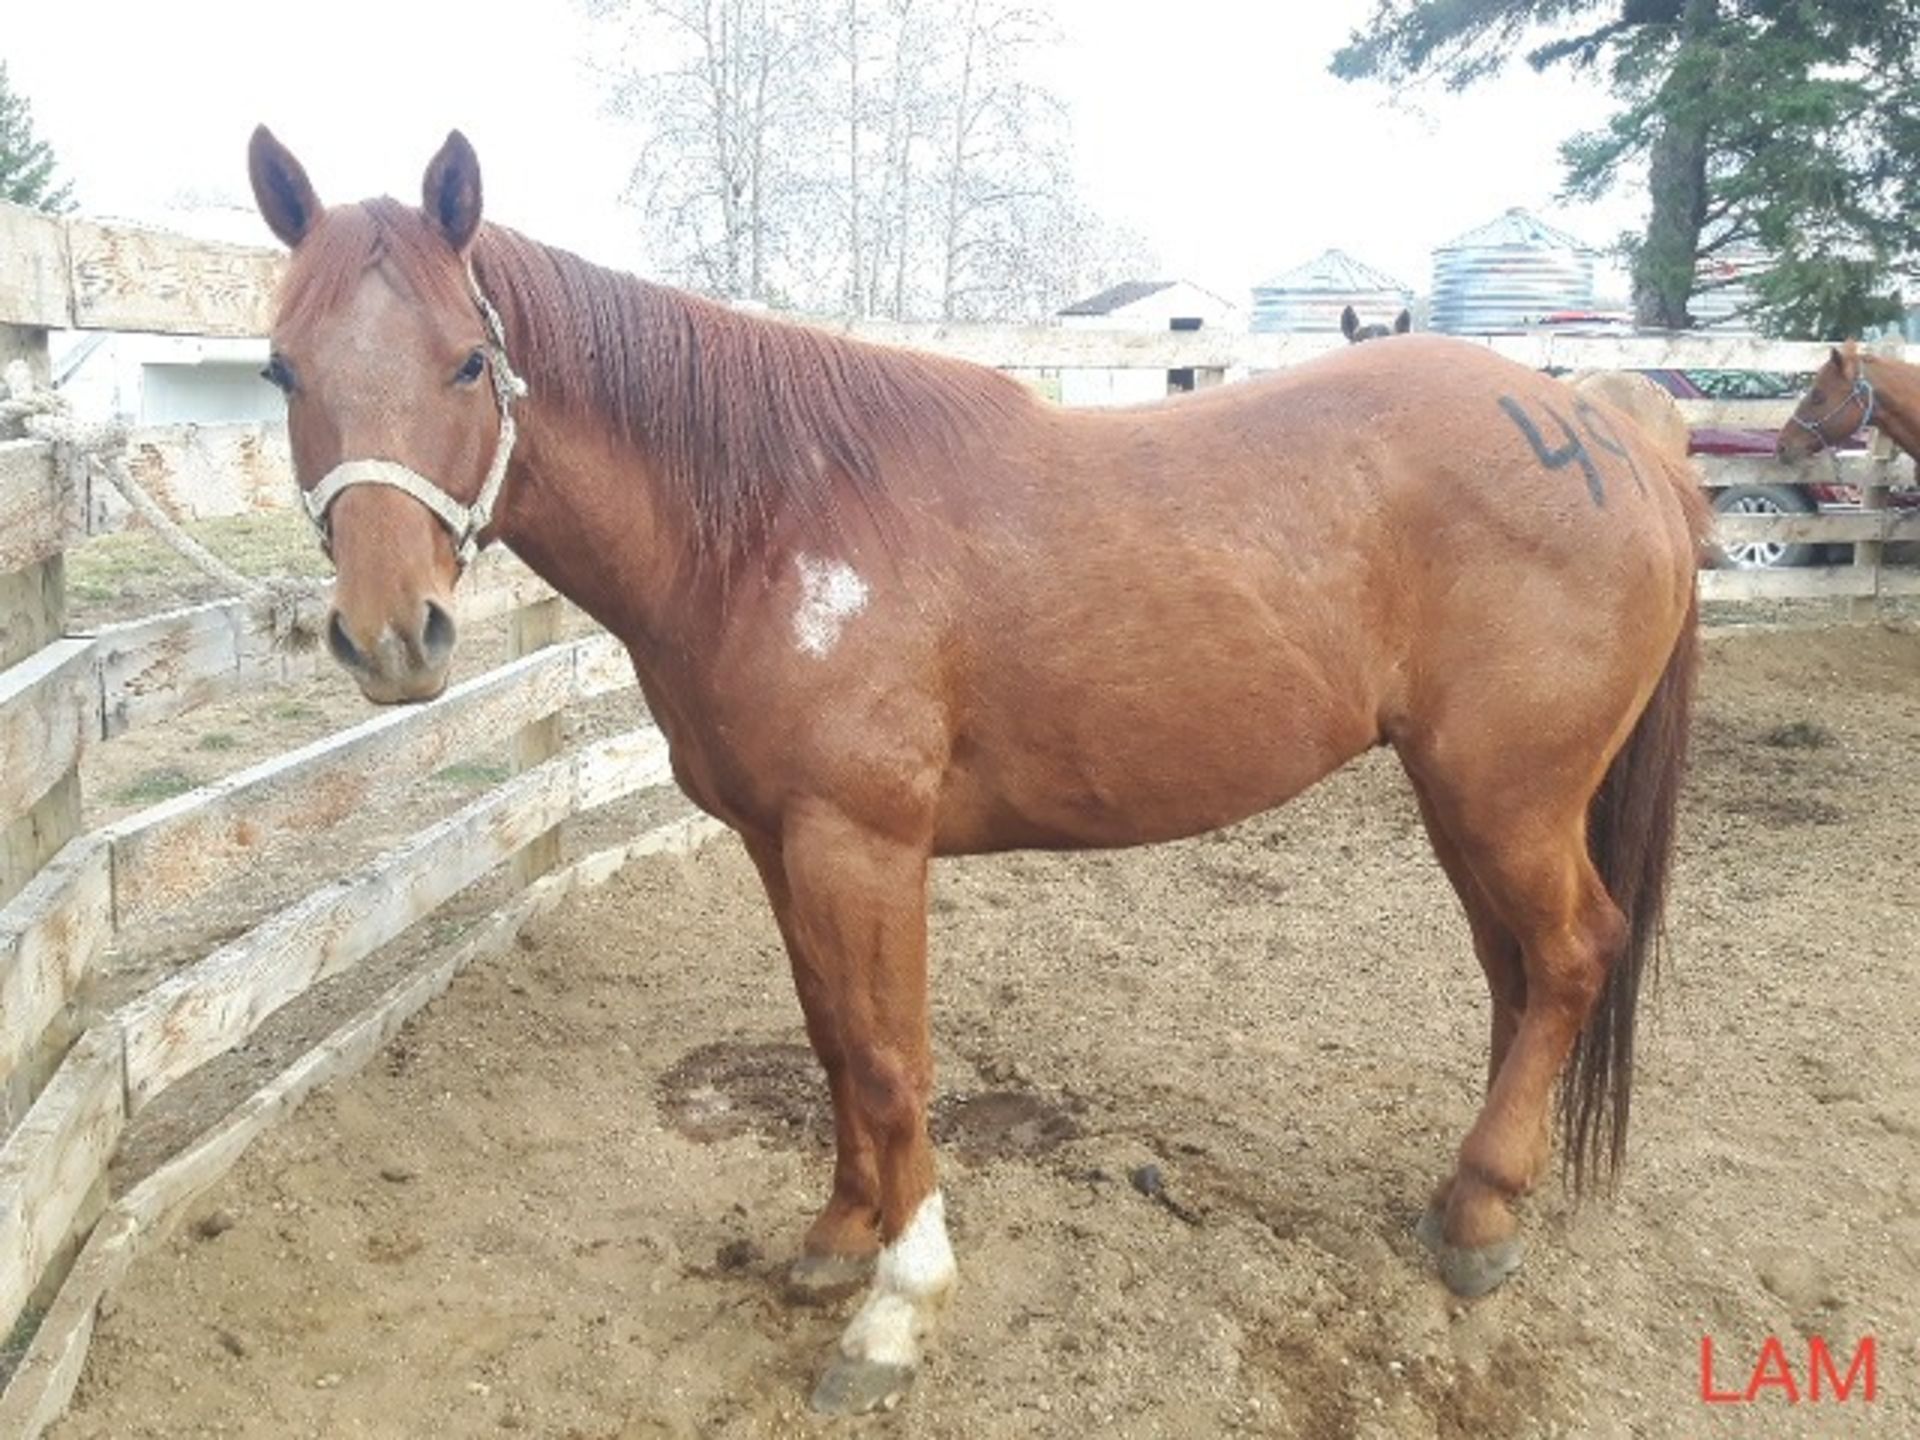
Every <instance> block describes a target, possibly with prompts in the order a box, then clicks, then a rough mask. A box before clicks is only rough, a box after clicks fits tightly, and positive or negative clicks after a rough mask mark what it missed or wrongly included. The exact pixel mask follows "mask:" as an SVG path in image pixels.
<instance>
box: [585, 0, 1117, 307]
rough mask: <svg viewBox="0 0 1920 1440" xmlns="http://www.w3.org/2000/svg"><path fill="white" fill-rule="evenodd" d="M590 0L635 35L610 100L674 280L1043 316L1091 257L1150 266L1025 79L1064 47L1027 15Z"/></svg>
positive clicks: (952, 0)
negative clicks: (630, 143) (1091, 196)
mask: <svg viewBox="0 0 1920 1440" xmlns="http://www.w3.org/2000/svg"><path fill="white" fill-rule="evenodd" d="M583 3H585V4H586V6H587V8H588V10H589V12H590V13H593V14H596V15H598V16H600V17H602V18H604V19H608V20H610V21H612V22H614V24H615V26H616V27H617V29H618V31H619V32H620V33H622V34H624V35H625V36H626V37H628V44H627V46H626V47H625V50H624V53H623V55H622V57H621V59H620V60H619V61H618V62H616V63H615V64H613V65H612V66H610V67H609V70H608V76H607V79H608V89H609V96H610V100H611V103H612V105H613V108H614V109H615V110H616V112H618V113H620V114H623V115H625V116H627V117H629V118H630V119H631V120H632V121H633V122H634V124H635V125H636V127H637V129H638V130H639V132H640V151H639V160H638V162H637V164H636V165H635V168H634V176H633V183H632V187H631V194H632V197H633V199H634V200H635V202H636V204H637V206H638V208H639V211H640V214H641V218H642V221H643V225H644V227H645V230H646V232H647V237H648V240H649V243H650V247H651V249H652V250H653V252H654V255H655V258H656V263H657V264H659V265H660V267H661V268H662V269H663V271H664V273H665V274H666V276H667V277H668V278H670V279H674V280H677V281H680V282H682V283H687V284H691V285H694V286H696V287H697V288H700V289H703V290H707V291H710V292H713V293H717V294H721V295H726V296H732V297H746V298H753V299H760V300H768V301H772V302H774V303H779V304H788V305H793V306H797V307H799V308H805V309H815V310H824V309H836V310H841V311H844V312H845V313H849V314H854V315H887V316H892V317H895V318H902V319H904V318H910V317H917V316H929V315H938V316H942V317H946V318H969V319H979V318H989V317H996V318H997V317H1005V318H1029V319H1031V318H1039V317H1040V316H1043V315H1046V314H1048V313H1050V312H1051V311H1052V310H1055V309H1057V308H1059V306H1060V305H1061V304H1062V303H1064V302H1065V301H1066V300H1067V299H1069V298H1071V296H1072V294H1073V292H1074V291H1075V289H1076V288H1079V287H1080V286H1081V285H1082V284H1083V282H1085V281H1086V280H1087V279H1088V278H1089V276H1088V272H1089V271H1090V270H1096V269H1100V268H1101V267H1100V266H1099V265H1097V264H1095V263H1093V259H1094V257H1095V256H1100V257H1103V258H1104V259H1106V260H1113V259H1115V258H1116V257H1118V256H1119V255H1121V254H1123V253H1125V254H1131V255H1133V256H1136V257H1137V256H1138V254H1139V249H1140V247H1138V246H1137V245H1118V246H1116V245H1115V244H1114V243H1112V241H1113V233H1112V231H1111V227H1107V226H1104V225H1103V224H1102V223H1101V222H1100V221H1099V220H1098V218H1097V217H1096V216H1094V215H1093V213H1092V211H1091V210H1090V208H1089V207H1088V206H1087V205H1086V204H1085V203H1084V202H1082V201H1081V200H1080V199H1079V198H1078V197H1077V196H1076V194H1075V191H1074V186H1073V180H1072V173H1071V165H1070V163H1069V155H1070V147H1069V143H1068V140H1069V136H1068V126H1067V120H1066V115H1065V113H1064V108H1063V107H1062V106H1061V104H1060V102H1059V101H1058V100H1057V99H1056V98H1055V97H1054V96H1053V95H1051V94H1050V93H1049V92H1048V91H1047V90H1046V89H1045V88H1044V87H1043V86H1041V85H1039V84H1037V83H1036V82H1035V81H1034V80H1033V79H1032V78H1031V77H1032V72H1033V69H1034V62H1035V61H1037V60H1038V59H1039V58H1040V57H1041V55H1042V54H1043V53H1044V51H1045V49H1046V47H1047V46H1049V45H1050V44H1052V43H1053V34H1052V32H1051V30H1050V28H1049V26H1048V23H1047V21H1046V17H1045V16H1044V15H1043V14H1042V13H1041V12H1040V11H1038V10H1036V9H1033V8H1031V7H1030V6H1026V5H1022V4H1020V3H1018V0H835V4H834V5H832V6H830V7H823V6H818V5H809V4H807V3H806V0H583ZM636 57H641V58H636ZM1099 278H1100V281H1101V283H1105V281H1106V278H1107V277H1106V276H1105V275H1102V276H1101V277H1099ZM1112 278H1125V277H1124V276H1120V275H1115V276H1113V277H1112Z"/></svg>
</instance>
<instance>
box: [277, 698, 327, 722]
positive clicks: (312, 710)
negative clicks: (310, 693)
mask: <svg viewBox="0 0 1920 1440" xmlns="http://www.w3.org/2000/svg"><path fill="white" fill-rule="evenodd" d="M269 713H271V714H272V716H273V718H274V719H276V720H294V721H300V720H318V719H321V718H322V717H323V716H324V715H325V714H326V712H325V711H324V710H322V709H321V708H320V707H319V706H318V705H309V704H308V703H307V702H306V701H304V700H282V701H279V702H278V703H277V704H275V705H274V707H273V709H272V711H271V712H269Z"/></svg>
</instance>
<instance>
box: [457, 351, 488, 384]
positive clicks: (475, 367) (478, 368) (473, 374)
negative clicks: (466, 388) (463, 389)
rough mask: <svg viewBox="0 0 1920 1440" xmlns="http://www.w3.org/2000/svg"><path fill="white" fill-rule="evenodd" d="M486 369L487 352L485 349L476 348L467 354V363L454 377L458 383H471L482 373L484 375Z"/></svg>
mask: <svg viewBox="0 0 1920 1440" xmlns="http://www.w3.org/2000/svg"><path fill="white" fill-rule="evenodd" d="M486 371H487V355H486V352H485V351H484V350H476V351H474V352H473V353H472V354H471V355H469V356H467V363H466V364H464V365H462V366H461V367H460V371H459V373H458V374H457V375H455V376H454V377H453V378H454V380H455V382H456V383H458V384H461V385H471V384H473V382H474V381H476V380H478V379H479V378H480V377H481V376H482V375H484V374H485V373H486Z"/></svg>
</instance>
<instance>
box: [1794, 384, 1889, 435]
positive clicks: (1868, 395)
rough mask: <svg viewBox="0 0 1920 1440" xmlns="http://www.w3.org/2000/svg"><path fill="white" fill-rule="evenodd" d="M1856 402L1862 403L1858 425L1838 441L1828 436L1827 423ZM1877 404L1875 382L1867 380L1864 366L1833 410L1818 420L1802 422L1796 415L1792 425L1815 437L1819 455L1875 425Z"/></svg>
mask: <svg viewBox="0 0 1920 1440" xmlns="http://www.w3.org/2000/svg"><path fill="white" fill-rule="evenodd" d="M1856 400H1857V401H1859V402H1860V419H1859V421H1858V423H1856V424H1855V425H1853V426H1852V427H1851V428H1850V429H1849V430H1848V431H1847V433H1846V434H1845V435H1842V436H1840V438H1839V439H1838V440H1836V439H1833V438H1832V437H1830V436H1829V435H1828V434H1827V422H1828V421H1829V420H1831V419H1833V417H1834V416H1836V415H1838V414H1839V413H1840V412H1841V411H1842V410H1845V409H1846V408H1847V407H1848V406H1849V405H1851V404H1853V403H1854V401H1856ZM1875 403H1876V397H1875V395H1874V393H1873V382H1872V381H1870V380H1869V379H1867V371H1866V367H1865V366H1864V365H1863V366H1862V367H1861V369H1860V371H1859V373H1858V374H1857V375H1855V377H1854V381H1853V388H1852V389H1851V390H1849V391H1847V393H1846V394H1845V395H1844V396H1842V397H1841V400H1840V403H1839V404H1838V405H1836V406H1834V407H1833V409H1831V410H1829V411H1828V412H1827V413H1826V414H1824V415H1822V416H1821V417H1820V418H1819V419H1818V420H1802V419H1801V418H1800V417H1799V415H1797V414H1796V415H1794V416H1792V417H1791V423H1793V424H1795V425H1798V426H1799V427H1800V428H1801V429H1802V430H1804V431H1806V432H1807V433H1808V434H1809V435H1811V436H1813V438H1814V453H1815V454H1818V453H1819V452H1820V451H1822V450H1824V449H1826V448H1827V446H1829V445H1838V444H1839V443H1840V441H1841V440H1845V439H1846V438H1848V436H1851V435H1857V434H1859V433H1860V431H1862V430H1864V429H1866V428H1867V426H1869V425H1871V424H1872V423H1873V407H1874V405H1875Z"/></svg>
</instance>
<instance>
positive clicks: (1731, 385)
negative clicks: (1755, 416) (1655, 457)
mask: <svg viewBox="0 0 1920 1440" xmlns="http://www.w3.org/2000/svg"><path fill="white" fill-rule="evenodd" d="M1640 373H1641V374H1643V375H1645V376H1646V377H1647V378H1648V379H1649V380H1651V381H1653V382H1654V383H1655V384H1656V385H1658V386H1660V388H1661V389H1663V390H1665V391H1666V392H1667V393H1668V394H1669V395H1671V396H1673V398H1674V399H1676V400H1789V401H1792V400H1798V399H1799V398H1800V397H1801V396H1802V395H1804V394H1805V393H1806V390H1807V386H1808V384H1809V383H1810V382H1811V379H1812V377H1811V376H1807V375H1782V374H1778V373H1774V372H1767V371H1757V370H1643V371H1641V372H1640ZM1778 435H1779V429H1778V427H1777V426H1776V427H1774V428H1772V429H1748V428H1743V427H1739V426H1731V425H1700V426H1695V427H1694V428H1693V441H1692V445H1691V447H1690V448H1691V450H1692V453H1693V454H1695V455H1733V456H1750V457H1754V458H1758V459H1771V458H1772V457H1773V446H1774V440H1775V438H1776V437H1777V436H1778ZM1841 448H1842V450H1843V452H1852V453H1858V452H1859V451H1860V450H1861V449H1863V448H1864V442H1863V441H1862V440H1861V439H1859V438H1858V437H1855V438H1854V439H1853V440H1850V441H1849V442H1848V443H1847V444H1846V445H1845V446H1843V447H1841ZM1887 500H1888V503H1889V504H1890V505H1894V506H1897V507H1900V508H1903V509H1904V508H1920V489H1906V490H1894V491H1891V492H1889V494H1888V497H1887ZM1713 508H1714V510H1715V511H1716V512H1717V513H1719V514H1722V515H1811V514H1815V513H1819V514H1845V513H1847V512H1849V511H1854V510H1858V509H1859V508H1860V489H1859V487H1858V486H1856V485H1843V484H1839V483H1837V482H1834V481H1815V482H1813V483H1811V484H1807V485H1727V486H1722V487H1721V488H1719V489H1717V490H1715V491H1714V492H1713ZM1852 548H1853V547H1852V546H1849V545H1832V546H1821V545H1812V544H1805V543H1801V542H1797V541H1785V540H1745V541H1740V542H1738V543H1736V544H1733V545H1728V546H1723V547H1722V548H1721V552H1720V553H1721V555H1722V557H1723V559H1724V561H1725V563H1726V564H1727V565H1728V566H1730V567H1732V568H1734V569H1737V570H1773V569H1779V568H1782V567H1784V566H1789V565H1812V564H1816V563H1818V562H1819V561H1821V560H1823V559H1829V558H1832V559H1844V558H1845V557H1846V555H1847V553H1848V552H1850V551H1851V550H1852ZM1823 551H1835V552H1838V554H1837V555H1834V556H1828V555H1824V554H1823V553H1822V552H1823Z"/></svg>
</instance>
